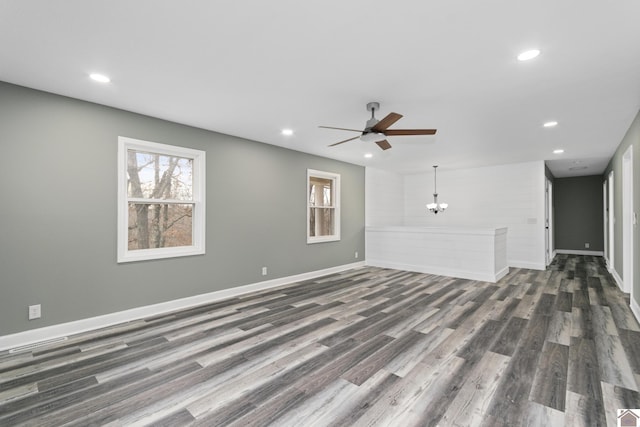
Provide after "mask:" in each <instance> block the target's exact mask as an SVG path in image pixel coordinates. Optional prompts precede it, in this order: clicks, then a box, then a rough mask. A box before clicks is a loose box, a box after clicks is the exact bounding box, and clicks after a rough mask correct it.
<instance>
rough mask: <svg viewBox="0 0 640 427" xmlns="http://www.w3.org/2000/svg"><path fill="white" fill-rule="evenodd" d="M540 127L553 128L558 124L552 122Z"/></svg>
mask: <svg viewBox="0 0 640 427" xmlns="http://www.w3.org/2000/svg"><path fill="white" fill-rule="evenodd" d="M542 126H544V127H546V128H552V127H554V126H558V122H556V121H555V120H552V121H550V122H546V123H545V124H543V125H542Z"/></svg>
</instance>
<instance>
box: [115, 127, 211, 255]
mask: <svg viewBox="0 0 640 427" xmlns="http://www.w3.org/2000/svg"><path fill="white" fill-rule="evenodd" d="M204 187H205V153H204V151H200V150H192V149H189V148H183V147H176V146H172V145H165V144H157V143H154V142H148V141H140V140H137V139H131V138H125V137H119V138H118V262H128V261H141V260H146V259H157V258H169V257H178V256H187V255H198V254H203V253H204V250H205V235H204V234H205V226H204V219H205V189H204Z"/></svg>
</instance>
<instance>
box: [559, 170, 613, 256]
mask: <svg viewBox="0 0 640 427" xmlns="http://www.w3.org/2000/svg"><path fill="white" fill-rule="evenodd" d="M553 206H554V216H555V222H554V237H555V248H556V249H564V250H581V251H585V250H587V251H600V252H602V251H604V228H603V227H604V226H603V220H604V218H603V216H602V176H600V175H596V176H580V177H572V178H555V179H554V181H553ZM585 243H589V248H585Z"/></svg>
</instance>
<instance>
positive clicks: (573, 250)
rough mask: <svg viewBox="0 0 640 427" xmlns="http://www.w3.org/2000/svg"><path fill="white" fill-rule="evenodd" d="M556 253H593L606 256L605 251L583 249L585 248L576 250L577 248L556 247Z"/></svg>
mask: <svg viewBox="0 0 640 427" xmlns="http://www.w3.org/2000/svg"><path fill="white" fill-rule="evenodd" d="M556 253H559V254H567V255H593V256H601V257H603V256H604V252H603V251H583V250H575V249H556Z"/></svg>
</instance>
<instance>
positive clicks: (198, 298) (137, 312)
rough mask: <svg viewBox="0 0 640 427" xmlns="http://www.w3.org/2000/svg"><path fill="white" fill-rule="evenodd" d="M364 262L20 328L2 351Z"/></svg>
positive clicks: (1, 340) (1, 341) (0, 342)
mask: <svg viewBox="0 0 640 427" xmlns="http://www.w3.org/2000/svg"><path fill="white" fill-rule="evenodd" d="M364 265H365V263H364V261H360V262H355V263H352V264H345V265H340V266H337V267H330V268H326V269H323V270H316V271H311V272H308V273H302V274H296V275H293V276H287V277H280V278H278V279H272V280H266V281H264V282H257V283H251V284H248V285H243V286H237V287H234V288H229V289H222V290H219V291H214V292H209V293H206V294H202V295H194V296H192V297H187V298H180V299H177V300H173V301H167V302H162V303H159V304H152V305H147V306H143V307H136V308H132V309H129V310H124V311H118V312H115V313H109V314H105V315H102V316H96V317H90V318H88V319H81V320H75V321H73V322H67V323H61V324H58V325H52V326H45V327H43V328H38V329H33V330H30V331H24V332H18V333H15V334H11V335H4V336H0V351H2V350H8V349H12V348H15V347H21V346H25V345H30V344H33V343H37V342H40V341H45V340H47V341H49V340H52V339H56V338H60V337H67V336H69V335H74V334H79V333H82V332H87V331H91V330H95V329H100V328H104V327H107V326H113V325H117V324H120V323H125V322H131V321H133V320H138V319H142V318H145V317H150V316H157V315H160V314H164V313H168V312H171V311H176V310H182V309H187V308H191V307H195V306H198V305H203V304H209V303H212V302H215V301H219V300H222V299H226V298H232V297H235V296H238V295H243V294H246V293H249V292H255V291H260V290H264V289H270V288H275V287H278V286H282V285H288V284H291V283H295V282H300V281H303V280H309V279H313V278H316V277H320V276H325V275H327V274H333V273H339V272H341V271H345V270H349V269H352V268H359V267H364Z"/></svg>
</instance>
